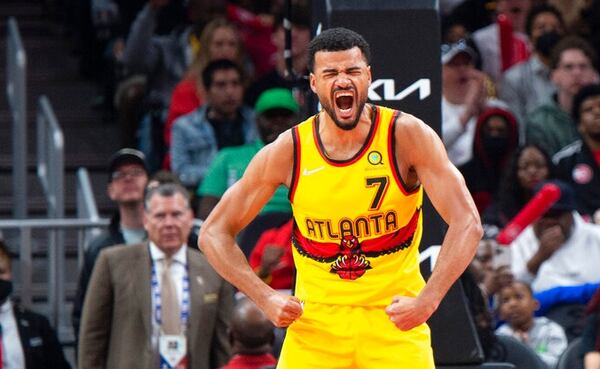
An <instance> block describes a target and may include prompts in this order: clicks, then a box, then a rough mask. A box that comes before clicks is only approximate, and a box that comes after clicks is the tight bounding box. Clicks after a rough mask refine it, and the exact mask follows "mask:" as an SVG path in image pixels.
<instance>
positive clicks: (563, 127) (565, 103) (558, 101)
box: [525, 36, 598, 156]
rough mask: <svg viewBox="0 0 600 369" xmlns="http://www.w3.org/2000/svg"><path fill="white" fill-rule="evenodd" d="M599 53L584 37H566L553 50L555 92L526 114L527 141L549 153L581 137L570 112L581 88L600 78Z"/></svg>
mask: <svg viewBox="0 0 600 369" xmlns="http://www.w3.org/2000/svg"><path fill="white" fill-rule="evenodd" d="M595 66H596V53H595V51H594V49H592V48H591V46H590V45H589V44H588V43H587V42H585V41H584V40H583V39H580V38H577V37H572V36H569V37H565V38H563V39H562V40H561V41H560V42H559V43H558V44H557V45H556V46H555V47H554V49H552V55H551V57H550V69H551V72H550V78H551V80H552V82H553V83H554V84H555V85H556V94H555V95H554V96H553V97H552V99H550V100H548V101H547V102H546V103H544V104H542V105H540V106H538V107H537V108H536V109H534V110H533V111H532V112H531V113H529V114H527V115H526V116H525V132H526V133H525V140H526V142H527V143H533V144H537V145H539V146H541V147H542V148H543V149H544V150H545V151H546V152H547V153H548V155H550V156H553V155H554V154H556V153H557V152H558V151H559V150H561V149H562V148H563V147H565V146H567V145H569V144H571V143H573V142H575V141H576V140H578V139H580V137H581V136H580V135H579V132H577V127H576V124H575V122H574V121H573V118H572V117H571V111H572V110H573V97H574V96H575V95H576V94H577V92H579V90H580V89H581V88H582V87H583V86H585V85H588V84H590V83H594V82H596V81H598V72H597V71H596V69H595Z"/></svg>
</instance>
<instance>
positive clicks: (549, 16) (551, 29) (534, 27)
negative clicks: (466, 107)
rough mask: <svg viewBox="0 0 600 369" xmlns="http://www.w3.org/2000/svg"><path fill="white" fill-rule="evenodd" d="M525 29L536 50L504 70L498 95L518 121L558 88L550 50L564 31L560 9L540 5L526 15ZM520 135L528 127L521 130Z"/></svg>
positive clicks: (521, 120)
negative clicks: (552, 79) (552, 72)
mask: <svg viewBox="0 0 600 369" xmlns="http://www.w3.org/2000/svg"><path fill="white" fill-rule="evenodd" d="M525 30H526V31H527V36H528V37H529V41H530V42H531V44H532V45H533V53H532V55H531V56H530V57H529V59H527V60H526V61H524V62H522V63H519V64H516V65H514V66H512V67H511V68H509V69H508V70H507V71H506V72H504V74H503V76H502V79H501V82H500V85H499V88H498V89H499V96H500V98H501V99H502V100H503V101H505V102H506V103H507V104H508V106H509V108H510V110H511V111H512V112H513V113H514V114H515V116H516V117H517V120H518V121H519V122H523V119H524V118H525V115H526V114H527V113H529V112H531V111H532V110H533V109H535V108H537V107H538V106H539V105H541V104H542V103H544V102H546V100H548V99H550V97H551V96H552V94H553V93H554V91H555V88H554V84H552V81H550V68H549V65H550V52H551V51H552V47H554V45H556V43H557V42H558V41H559V40H560V37H562V35H563V34H564V33H565V25H564V22H563V19H562V16H561V14H560V12H559V11H558V10H557V9H556V8H555V7H553V6H551V5H546V4H543V5H538V6H535V7H533V8H532V9H531V11H530V12H529V14H528V15H527V21H526V23H525ZM520 133H521V134H524V133H525V130H524V129H522V130H520Z"/></svg>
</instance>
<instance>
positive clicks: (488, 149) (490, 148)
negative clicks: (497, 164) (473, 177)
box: [481, 136, 508, 161]
mask: <svg viewBox="0 0 600 369" xmlns="http://www.w3.org/2000/svg"><path fill="white" fill-rule="evenodd" d="M481 143H482V145H483V150H484V151H485V153H486V154H487V156H488V157H489V158H490V159H491V160H492V161H499V160H500V159H502V158H503V157H504V154H505V153H506V150H507V148H508V139H507V138H506V137H489V136H484V137H483V140H482V142H481Z"/></svg>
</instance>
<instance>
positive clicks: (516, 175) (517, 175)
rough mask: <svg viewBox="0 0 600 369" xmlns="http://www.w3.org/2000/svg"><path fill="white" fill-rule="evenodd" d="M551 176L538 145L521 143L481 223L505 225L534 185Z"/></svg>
mask: <svg viewBox="0 0 600 369" xmlns="http://www.w3.org/2000/svg"><path fill="white" fill-rule="evenodd" d="M553 177H554V166H553V165H552V162H551V161H550V158H549V157H548V155H547V154H546V153H545V152H544V150H543V149H542V148H541V147H539V146H537V145H524V146H521V147H519V148H518V149H517V151H516V152H515V153H514V155H513V156H512V158H511V160H510V163H509V164H508V168H506V171H505V172H504V175H503V176H502V178H501V180H500V186H499V188H498V192H497V193H496V196H495V198H494V199H492V203H491V205H490V206H489V207H488V208H487V209H486V211H485V213H484V214H483V223H484V224H486V225H494V226H496V227H498V228H504V226H506V225H507V224H508V222H509V221H510V220H511V219H512V218H514V217H515V216H516V215H517V214H518V213H519V211H520V210H521V209H522V208H523V206H525V204H527V202H528V201H529V200H531V198H532V197H533V194H534V188H535V186H536V185H537V184H538V183H540V182H541V181H545V180H547V179H549V178H553Z"/></svg>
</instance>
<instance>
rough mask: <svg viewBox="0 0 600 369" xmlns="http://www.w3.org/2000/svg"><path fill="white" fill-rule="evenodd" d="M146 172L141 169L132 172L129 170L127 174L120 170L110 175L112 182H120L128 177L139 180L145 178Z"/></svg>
mask: <svg viewBox="0 0 600 369" xmlns="http://www.w3.org/2000/svg"><path fill="white" fill-rule="evenodd" d="M145 175H146V172H145V171H144V170H142V169H134V170H129V171H127V172H122V171H120V170H117V171H116V172H113V174H112V175H111V178H112V180H113V181H121V180H123V179H125V178H126V177H130V178H139V177H141V176H145Z"/></svg>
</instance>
